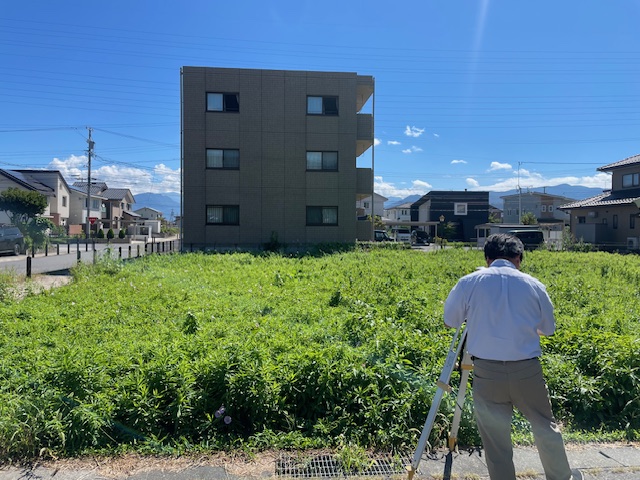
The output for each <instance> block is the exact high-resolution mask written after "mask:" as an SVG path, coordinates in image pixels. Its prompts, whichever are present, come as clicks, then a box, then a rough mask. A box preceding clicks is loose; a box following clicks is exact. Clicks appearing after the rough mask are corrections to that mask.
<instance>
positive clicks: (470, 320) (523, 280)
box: [444, 259, 555, 361]
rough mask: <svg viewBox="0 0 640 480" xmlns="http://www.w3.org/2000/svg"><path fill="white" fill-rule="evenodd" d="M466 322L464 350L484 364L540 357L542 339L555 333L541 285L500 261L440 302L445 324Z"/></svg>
mask: <svg viewBox="0 0 640 480" xmlns="http://www.w3.org/2000/svg"><path fill="white" fill-rule="evenodd" d="M465 320H466V322H467V326H466V328H467V329H468V333H467V350H468V351H469V353H470V354H471V355H473V356H475V357H478V358H483V359H486V360H505V361H514V360H525V359H528V358H533V357H539V356H540V355H541V353H542V351H541V349H540V336H539V334H538V331H540V333H541V334H542V335H551V334H553V332H554V331H555V318H554V316H553V305H552V303H551V299H550V298H549V294H548V293H547V289H546V288H545V286H544V285H543V284H542V283H541V282H540V281H538V280H537V279H535V278H533V277H532V276H531V275H528V274H526V273H523V272H521V271H520V270H518V269H517V268H516V267H515V265H514V264H513V263H511V262H510V261H508V260H503V259H498V260H494V261H493V262H492V263H491V266H489V267H486V268H480V269H478V270H476V271H475V272H473V273H470V274H469V275H465V276H464V277H462V278H461V279H460V280H459V281H458V283H457V284H456V286H455V287H453V289H452V290H451V292H449V296H448V297H447V300H446V302H445V304H444V323H445V324H446V325H448V326H449V327H454V328H458V327H460V326H461V325H462V324H463V323H464V322H465Z"/></svg>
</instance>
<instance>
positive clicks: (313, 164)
mask: <svg viewBox="0 0 640 480" xmlns="http://www.w3.org/2000/svg"><path fill="white" fill-rule="evenodd" d="M307 170H329V171H333V172H335V171H337V170H338V152H307Z"/></svg>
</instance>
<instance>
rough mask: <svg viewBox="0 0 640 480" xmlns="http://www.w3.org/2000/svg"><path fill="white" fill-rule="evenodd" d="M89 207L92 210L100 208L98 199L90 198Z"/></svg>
mask: <svg viewBox="0 0 640 480" xmlns="http://www.w3.org/2000/svg"><path fill="white" fill-rule="evenodd" d="M91 208H92V209H93V210H97V209H98V208H100V205H98V200H92V201H91Z"/></svg>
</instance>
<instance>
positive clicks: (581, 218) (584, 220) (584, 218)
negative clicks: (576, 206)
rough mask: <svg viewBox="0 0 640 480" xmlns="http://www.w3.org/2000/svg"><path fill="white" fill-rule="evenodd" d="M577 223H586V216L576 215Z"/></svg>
mask: <svg viewBox="0 0 640 480" xmlns="http://www.w3.org/2000/svg"><path fill="white" fill-rule="evenodd" d="M578 223H587V217H578Z"/></svg>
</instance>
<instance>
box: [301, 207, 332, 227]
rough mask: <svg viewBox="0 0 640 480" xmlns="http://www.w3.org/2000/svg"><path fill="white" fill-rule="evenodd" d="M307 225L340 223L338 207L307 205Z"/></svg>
mask: <svg viewBox="0 0 640 480" xmlns="http://www.w3.org/2000/svg"><path fill="white" fill-rule="evenodd" d="M307 225H308V226H316V225H338V207H307Z"/></svg>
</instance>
